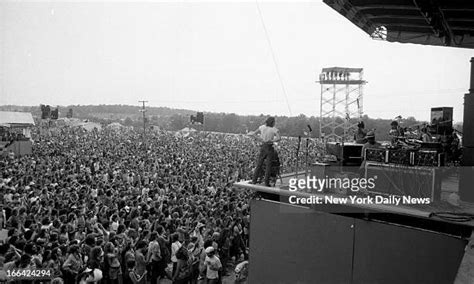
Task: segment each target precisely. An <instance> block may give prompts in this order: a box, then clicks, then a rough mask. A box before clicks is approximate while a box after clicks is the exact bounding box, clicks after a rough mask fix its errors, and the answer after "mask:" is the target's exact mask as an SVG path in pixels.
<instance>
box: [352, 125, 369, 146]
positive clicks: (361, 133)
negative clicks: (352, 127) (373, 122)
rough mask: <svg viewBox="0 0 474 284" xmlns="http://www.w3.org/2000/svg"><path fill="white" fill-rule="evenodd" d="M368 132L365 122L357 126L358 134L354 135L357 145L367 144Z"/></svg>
mask: <svg viewBox="0 0 474 284" xmlns="http://www.w3.org/2000/svg"><path fill="white" fill-rule="evenodd" d="M366 136H367V131H366V130H365V124H364V122H363V121H361V122H359V123H358V124H357V133H356V134H354V140H355V142H356V143H357V144H365V143H366V142H367V138H366Z"/></svg>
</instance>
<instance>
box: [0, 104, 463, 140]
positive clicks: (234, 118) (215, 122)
mask: <svg viewBox="0 0 474 284" xmlns="http://www.w3.org/2000/svg"><path fill="white" fill-rule="evenodd" d="M0 109H1V110H9V111H12V110H16V111H27V112H31V113H32V114H33V116H35V117H40V116H41V110H40V108H39V106H27V107H24V106H0ZM69 109H72V111H73V117H76V118H80V119H89V120H91V121H96V122H99V123H103V124H108V123H112V122H120V123H122V124H124V125H126V126H134V127H143V117H142V113H141V112H140V109H141V108H140V107H139V106H130V105H71V106H63V107H62V106H59V110H60V117H66V113H67V112H68V110H69ZM146 110H147V111H146V125H148V126H151V125H156V126H158V127H160V128H162V129H166V130H174V131H175V130H180V129H183V128H184V127H193V128H196V129H198V130H206V131H215V132H227V133H242V134H245V133H247V132H248V131H253V130H255V129H257V128H258V127H259V126H260V125H262V124H264V123H265V120H266V118H267V117H268V115H264V114H260V115H238V114H235V113H215V112H205V113H204V125H193V124H191V122H190V116H191V115H195V114H196V112H195V111H192V110H185V109H172V108H167V107H147V108H146ZM360 120H362V121H364V123H365V126H366V129H367V130H371V129H375V134H376V138H377V140H389V137H388V132H389V130H390V123H391V121H392V120H391V119H381V118H376V119H374V118H370V117H369V116H367V115H364V116H363V117H362V118H361V119H360ZM337 121H338V123H343V122H344V120H343V118H337ZM357 121H359V119H351V120H350V121H349V123H351V124H354V123H357ZM422 123H424V122H423V121H418V120H416V119H415V118H414V117H408V118H402V119H401V120H400V124H401V126H402V127H412V126H416V125H420V124H422ZM319 125H320V118H319V117H316V116H306V115H304V114H300V115H298V116H293V117H288V116H276V126H277V127H278V129H280V133H281V134H282V135H284V136H292V137H298V136H305V135H309V136H310V137H315V138H317V137H320V133H321V132H323V133H329V129H322V131H320V127H319ZM308 126H309V127H308ZM310 128H311V130H312V131H311V132H310V131H309V130H310ZM456 128H459V129H460V125H457V127H456ZM355 130H356V129H355V127H354V128H353V129H352V131H355ZM336 134H338V135H343V129H342V128H339V129H336Z"/></svg>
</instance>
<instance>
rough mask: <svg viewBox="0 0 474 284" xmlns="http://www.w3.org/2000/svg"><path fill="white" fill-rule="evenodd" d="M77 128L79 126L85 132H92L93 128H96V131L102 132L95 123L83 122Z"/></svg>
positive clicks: (99, 126) (100, 127) (98, 124)
mask: <svg viewBox="0 0 474 284" xmlns="http://www.w3.org/2000/svg"><path fill="white" fill-rule="evenodd" d="M79 126H81V127H82V128H84V129H85V130H87V131H92V130H94V128H96V129H97V130H102V126H101V125H100V123H95V122H84V123H82V124H81V125H79Z"/></svg>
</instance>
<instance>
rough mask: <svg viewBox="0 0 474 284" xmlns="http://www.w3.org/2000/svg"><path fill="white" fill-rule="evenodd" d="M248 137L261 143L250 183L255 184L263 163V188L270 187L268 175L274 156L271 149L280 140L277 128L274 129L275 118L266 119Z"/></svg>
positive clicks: (273, 151)
mask: <svg viewBox="0 0 474 284" xmlns="http://www.w3.org/2000/svg"><path fill="white" fill-rule="evenodd" d="M258 134H260V135H258ZM248 135H250V136H254V137H257V140H258V141H259V142H260V143H261V144H260V153H259V155H258V159H257V165H256V168H255V172H254V174H253V178H252V183H254V184H256V183H257V181H258V178H259V177H260V176H261V172H262V171H263V165H264V163H265V171H264V173H265V177H264V181H265V186H270V174H271V167H272V164H271V163H272V159H273V157H274V155H275V154H276V153H275V149H274V148H273V143H276V142H278V141H280V140H281V136H280V132H279V130H278V128H276V127H275V118H274V117H269V118H267V120H266V121H265V124H264V125H261V126H260V127H259V128H258V129H257V130H255V131H253V132H250V133H249V134H248Z"/></svg>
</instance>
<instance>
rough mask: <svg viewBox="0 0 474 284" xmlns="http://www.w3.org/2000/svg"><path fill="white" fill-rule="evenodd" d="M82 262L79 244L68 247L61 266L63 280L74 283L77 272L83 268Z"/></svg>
mask: <svg viewBox="0 0 474 284" xmlns="http://www.w3.org/2000/svg"><path fill="white" fill-rule="evenodd" d="M83 266H84V265H83V262H82V258H81V255H80V254H79V246H77V245H72V246H71V247H69V251H68V256H67V259H66V261H65V262H64V264H63V266H62V268H63V271H64V282H66V283H74V281H75V280H76V277H77V276H78V274H79V272H80V271H81V270H82V269H83Z"/></svg>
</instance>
